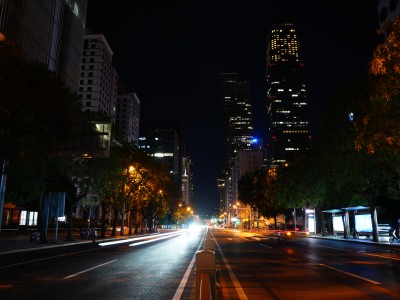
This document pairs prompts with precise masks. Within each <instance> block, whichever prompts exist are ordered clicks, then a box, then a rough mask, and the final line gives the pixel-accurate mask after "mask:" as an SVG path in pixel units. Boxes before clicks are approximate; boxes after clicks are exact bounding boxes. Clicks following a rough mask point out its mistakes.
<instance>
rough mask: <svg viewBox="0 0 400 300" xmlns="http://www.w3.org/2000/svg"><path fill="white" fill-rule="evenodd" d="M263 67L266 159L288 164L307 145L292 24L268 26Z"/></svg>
mask: <svg viewBox="0 0 400 300" xmlns="http://www.w3.org/2000/svg"><path fill="white" fill-rule="evenodd" d="M266 63H267V98H268V99H267V114H268V130H267V134H268V136H267V159H268V163H269V164H270V165H276V164H281V163H285V162H287V161H289V160H290V159H291V158H292V157H293V155H294V154H295V153H296V152H298V151H300V150H305V149H308V148H309V147H310V143H311V136H310V124H309V108H308V99H307V92H306V85H305V82H304V75H303V68H304V65H303V62H302V59H301V53H300V48H299V38H298V35H297V31H296V27H295V25H294V24H293V23H292V22H284V23H278V24H274V25H272V29H271V32H270V35H269V37H268V43H267V55H266Z"/></svg>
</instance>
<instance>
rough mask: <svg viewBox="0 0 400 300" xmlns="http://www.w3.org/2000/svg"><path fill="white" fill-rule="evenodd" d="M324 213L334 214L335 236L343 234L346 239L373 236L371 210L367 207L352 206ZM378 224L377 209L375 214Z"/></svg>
mask: <svg viewBox="0 0 400 300" xmlns="http://www.w3.org/2000/svg"><path fill="white" fill-rule="evenodd" d="M323 212H324V213H330V214H332V223H333V233H334V235H335V236H337V234H339V233H343V235H344V238H348V237H350V235H351V233H353V236H355V237H358V236H359V235H365V236H368V237H369V236H371V235H372V232H373V229H372V222H371V213H370V208H369V207H366V206H352V207H345V208H341V209H331V210H324V211H323ZM373 216H374V218H375V221H376V222H375V223H376V224H377V214H376V209H375V210H374V212H373Z"/></svg>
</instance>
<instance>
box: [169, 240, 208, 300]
mask: <svg viewBox="0 0 400 300" xmlns="http://www.w3.org/2000/svg"><path fill="white" fill-rule="evenodd" d="M203 240H204V236H203V238H202V239H201V241H200V243H199V246H198V247H197V250H196V252H195V254H194V256H193V258H192V261H191V262H190V264H189V266H188V268H187V269H186V272H185V275H183V278H182V280H181V283H180V284H179V286H178V288H177V290H176V292H175V295H174V297H173V298H172V300H179V299H181V296H182V294H183V291H184V290H185V287H186V284H187V282H188V280H189V275H190V272H192V269H193V265H194V263H195V261H196V253H197V252H198V251H199V249H200V246H201V245H202V244H203Z"/></svg>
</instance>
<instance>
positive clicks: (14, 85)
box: [0, 41, 179, 242]
mask: <svg viewBox="0 0 400 300" xmlns="http://www.w3.org/2000/svg"><path fill="white" fill-rule="evenodd" d="M99 118H100V119H104V116H102V115H99V114H93V113H86V112H83V111H82V110H81V106H80V104H79V101H78V97H77V95H76V94H74V93H72V92H71V91H70V90H69V89H67V88H66V87H65V86H64V84H63V82H62V81H61V80H60V79H59V78H57V77H55V76H54V74H53V73H52V72H50V71H49V70H48V69H47V68H46V66H44V65H41V64H38V63H36V62H31V61H27V60H26V58H25V56H24V53H23V52H22V51H21V49H19V48H18V47H17V46H15V45H13V44H10V43H8V42H5V41H1V42H0V158H1V160H2V161H6V162H7V168H6V172H7V176H8V177H7V179H8V180H7V190H6V194H5V201H6V202H11V203H13V204H15V205H16V206H17V207H18V208H19V211H20V212H21V211H22V210H28V211H38V212H39V217H38V227H39V230H40V231H41V238H42V239H43V242H45V241H46V235H47V234H46V232H45V226H44V225H45V223H46V220H44V216H45V215H44V212H43V201H44V197H45V195H46V193H48V192H54V191H62V192H66V216H67V222H68V225H69V232H68V237H67V239H72V226H73V222H76V220H75V218H74V212H75V210H76V208H77V206H79V205H82V206H83V207H84V208H85V209H88V210H89V211H88V212H87V213H88V214H87V215H88V216H89V220H90V218H91V217H92V216H93V214H94V213H95V212H97V211H99V204H100V206H101V208H102V209H100V211H101V214H102V215H101V217H100V219H101V222H102V229H103V230H102V234H103V235H104V230H105V227H106V224H105V223H106V214H107V213H111V215H112V216H113V231H112V233H113V234H115V232H116V226H117V220H118V219H121V218H122V224H123V223H124V216H125V211H127V212H128V217H129V218H130V220H133V221H132V222H130V221H129V222H128V223H129V226H131V224H136V226H138V225H137V224H138V222H139V223H142V224H141V225H142V226H143V222H145V223H146V226H149V225H153V226H154V225H155V224H156V223H157V222H159V221H160V220H163V218H165V217H166V216H170V215H171V211H170V208H171V207H175V206H176V205H175V203H178V201H179V199H178V196H177V195H178V191H179V188H177V186H176V184H175V181H174V180H173V179H172V178H171V177H170V175H169V174H168V172H167V170H166V168H165V167H164V166H161V165H160V164H158V163H157V162H156V161H155V159H154V158H150V157H147V156H146V155H145V154H144V153H141V152H140V151H138V149H137V148H136V147H135V146H133V145H130V144H120V143H116V144H115V145H113V146H112V147H111V150H110V157H109V158H89V157H90V156H83V155H82V156H80V155H76V154H77V153H74V152H71V151H69V150H68V145H70V144H74V138H75V137H76V135H77V130H78V133H79V128H83V127H85V128H86V127H89V128H91V127H93V126H92V125H90V124H92V123H91V122H92V121H94V120H99ZM130 168H133V169H130ZM133 170H134V171H133ZM171 202H175V203H171ZM89 225H90V224H89ZM122 233H123V231H122Z"/></svg>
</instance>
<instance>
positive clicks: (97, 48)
mask: <svg viewBox="0 0 400 300" xmlns="http://www.w3.org/2000/svg"><path fill="white" fill-rule="evenodd" d="M112 56H113V51H112V49H111V47H110V45H109V44H108V42H107V40H106V38H105V36H104V35H102V34H93V33H92V32H90V30H87V32H86V33H85V37H84V43H83V51H82V66H81V73H80V82H79V98H80V101H81V104H82V110H83V111H91V112H100V113H103V114H104V115H105V116H107V117H109V118H110V120H111V123H113V124H115V120H116V106H117V95H118V73H117V72H116V70H115V69H114V67H113V65H112Z"/></svg>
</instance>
